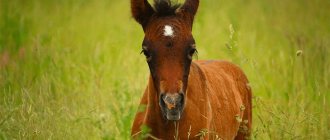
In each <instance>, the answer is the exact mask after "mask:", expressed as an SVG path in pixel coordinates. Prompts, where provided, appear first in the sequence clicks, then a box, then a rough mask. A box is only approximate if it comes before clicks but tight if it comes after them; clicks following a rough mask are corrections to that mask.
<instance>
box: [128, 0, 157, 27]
mask: <svg viewBox="0 0 330 140" xmlns="http://www.w3.org/2000/svg"><path fill="white" fill-rule="evenodd" d="M131 11H132V15H133V17H134V19H135V20H136V21H137V22H138V23H140V24H141V26H142V28H143V30H144V28H145V26H146V24H147V23H148V21H149V19H150V18H151V16H152V15H153V14H154V13H155V11H154V9H153V8H152V7H151V5H150V4H149V2H148V0H131Z"/></svg>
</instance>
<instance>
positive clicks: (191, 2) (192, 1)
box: [179, 0, 199, 26]
mask: <svg viewBox="0 0 330 140" xmlns="http://www.w3.org/2000/svg"><path fill="white" fill-rule="evenodd" d="M198 5H199V0H186V1H185V3H184V4H183V5H182V7H181V8H180V11H179V12H180V13H181V14H182V16H183V17H184V18H185V19H186V20H187V21H189V22H190V24H191V26H192V23H193V21H194V17H195V15H196V12H197V9H198Z"/></svg>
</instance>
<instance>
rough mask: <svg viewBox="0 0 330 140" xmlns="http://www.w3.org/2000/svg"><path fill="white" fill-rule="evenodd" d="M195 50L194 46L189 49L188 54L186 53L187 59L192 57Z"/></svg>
mask: <svg viewBox="0 0 330 140" xmlns="http://www.w3.org/2000/svg"><path fill="white" fill-rule="evenodd" d="M196 52H197V50H196V49H195V48H192V49H191V50H190V51H189V54H188V58H189V59H192V57H193V55H194V54H195V53H196Z"/></svg>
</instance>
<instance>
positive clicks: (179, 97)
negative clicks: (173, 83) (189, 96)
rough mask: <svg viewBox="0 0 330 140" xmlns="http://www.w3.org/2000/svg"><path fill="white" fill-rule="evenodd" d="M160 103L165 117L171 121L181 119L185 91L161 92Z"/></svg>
mask: <svg viewBox="0 0 330 140" xmlns="http://www.w3.org/2000/svg"><path fill="white" fill-rule="evenodd" d="M159 105H160V108H161V111H162V114H163V116H164V118H166V119H167V120H170V121H177V120H180V118H181V115H182V112H183V106H184V94H183V93H171V94H170V93H167V94H161V95H160V100H159Z"/></svg>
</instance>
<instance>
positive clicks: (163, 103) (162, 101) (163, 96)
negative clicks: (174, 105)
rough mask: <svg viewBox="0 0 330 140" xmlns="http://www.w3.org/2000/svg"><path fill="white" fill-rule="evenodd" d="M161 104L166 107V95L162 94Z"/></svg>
mask: <svg viewBox="0 0 330 140" xmlns="http://www.w3.org/2000/svg"><path fill="white" fill-rule="evenodd" d="M159 102H160V105H161V106H162V107H165V95H164V94H160V99H159Z"/></svg>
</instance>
